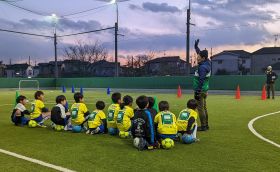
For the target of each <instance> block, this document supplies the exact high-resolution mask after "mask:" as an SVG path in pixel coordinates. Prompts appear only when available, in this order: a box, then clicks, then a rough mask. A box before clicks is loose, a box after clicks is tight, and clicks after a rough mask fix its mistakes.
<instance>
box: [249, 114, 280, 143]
mask: <svg viewBox="0 0 280 172" xmlns="http://www.w3.org/2000/svg"><path fill="white" fill-rule="evenodd" d="M279 113H280V111H277V112H272V113H268V114H265V115H261V116H258V117H256V118H254V119H252V120H251V121H250V122H249V123H248V128H249V130H250V131H251V132H252V133H253V134H254V135H255V136H257V137H258V138H259V139H261V140H263V141H265V142H267V143H270V144H272V145H274V146H276V147H278V148H280V144H277V143H275V142H273V141H271V140H269V139H267V138H265V137H263V136H262V135H261V134H259V133H258V132H257V131H256V130H255V129H254V127H253V125H254V122H255V121H257V120H259V119H261V118H264V117H267V116H271V115H275V114H279Z"/></svg>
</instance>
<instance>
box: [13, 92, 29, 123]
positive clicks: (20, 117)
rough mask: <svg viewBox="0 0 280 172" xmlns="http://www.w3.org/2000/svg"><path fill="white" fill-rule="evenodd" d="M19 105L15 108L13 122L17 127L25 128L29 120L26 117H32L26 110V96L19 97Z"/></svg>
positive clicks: (17, 100)
mask: <svg viewBox="0 0 280 172" xmlns="http://www.w3.org/2000/svg"><path fill="white" fill-rule="evenodd" d="M16 103H17V105H16V106H15V108H14V110H13V112H12V115H11V120H12V122H13V123H14V124H15V125H16V126H24V125H27V124H28V121H29V120H28V119H27V118H25V117H24V115H30V112H29V111H28V110H26V107H25V105H26V104H27V99H26V97H25V96H22V95H20V96H18V97H17V99H16Z"/></svg>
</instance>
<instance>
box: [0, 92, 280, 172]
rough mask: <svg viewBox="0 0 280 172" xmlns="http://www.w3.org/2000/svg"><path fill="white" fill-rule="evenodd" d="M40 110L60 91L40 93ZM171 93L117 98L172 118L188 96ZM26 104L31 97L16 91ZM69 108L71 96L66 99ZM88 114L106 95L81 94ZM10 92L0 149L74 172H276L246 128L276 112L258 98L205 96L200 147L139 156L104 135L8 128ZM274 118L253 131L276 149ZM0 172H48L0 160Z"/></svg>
mask: <svg viewBox="0 0 280 172" xmlns="http://www.w3.org/2000/svg"><path fill="white" fill-rule="evenodd" d="M44 92H45V98H46V100H45V101H46V106H47V107H48V108H51V107H52V106H53V105H54V100H55V97H56V96H57V95H59V94H62V93H61V91H50V90H46V91H44ZM175 92H176V91H174V93H173V94H171V93H155V94H151V93H146V94H145V93H144V92H143V93H138V92H137V93H136V92H135V91H133V90H132V91H127V92H122V95H123V96H124V95H126V94H129V95H131V96H133V97H134V99H136V97H137V96H139V95H141V94H145V95H148V96H157V98H158V99H159V100H167V101H169V103H170V106H171V109H170V110H171V111H172V112H174V113H175V114H178V113H179V111H180V110H182V109H183V108H185V104H186V100H188V99H189V98H191V97H192V95H184V96H183V97H182V98H181V99H178V98H177V97H176V93H175ZM20 93H21V94H23V95H25V96H27V97H28V98H29V100H30V101H32V100H33V93H34V91H21V92H20ZM65 95H66V96H67V98H68V101H69V103H70V104H71V103H73V94H71V93H69V92H68V93H66V94H65ZM84 95H85V102H86V104H87V106H88V108H89V109H90V110H93V109H94V104H95V102H96V101H97V100H103V101H105V102H106V107H108V105H109V103H110V102H111V101H110V96H107V95H106V90H105V89H104V91H101V90H96V91H94V90H92V91H85V92H84ZM14 99H15V91H8V90H1V91H0V133H1V134H0V136H1V139H0V148H1V149H5V150H8V151H12V152H15V153H18V154H21V155H25V156H28V157H31V158H35V159H39V160H42V161H45V162H48V163H51V164H54V165H59V166H62V167H65V168H69V169H71V170H75V171H174V172H175V171H279V168H280V166H279V164H280V161H279V160H280V159H279V157H280V149H279V148H277V147H274V146H272V145H270V144H268V143H266V142H263V141H262V140H260V139H258V138H257V137H256V136H254V135H253V134H252V133H251V132H250V131H249V130H248V128H247V124H248V122H249V121H250V120H251V119H252V118H254V117H256V116H258V115H262V114H266V113H269V112H275V111H279V110H280V103H279V100H278V99H276V100H274V101H273V100H267V101H262V100H260V96H259V95H256V96H243V97H242V98H241V100H235V99H234V98H233V96H222V95H209V97H208V109H209V121H210V130H209V131H207V132H203V133H198V138H199V139H200V142H198V143H196V144H192V145H183V144H181V143H177V142H175V148H173V149H171V150H153V151H143V152H139V151H137V150H136V149H135V148H134V147H133V146H132V140H131V139H120V138H118V137H113V136H109V135H95V136H89V135H86V134H83V133H81V134H74V133H71V132H55V131H53V130H52V129H50V128H28V127H15V126H14V125H13V124H11V122H10V113H11V110H12V105H11V104H12V103H14ZM279 126H280V114H279V115H278V114H277V115H274V116H269V117H266V118H263V119H260V120H259V121H256V123H255V125H254V127H255V129H256V130H257V131H258V132H259V133H261V134H262V135H263V136H264V137H266V138H268V139H271V140H273V141H274V142H276V143H278V144H279V143H280V128H279ZM0 171H54V170H52V169H49V168H46V167H43V166H39V165H36V164H33V163H31V162H27V161H24V160H20V159H17V158H14V157H11V156H8V155H5V154H0Z"/></svg>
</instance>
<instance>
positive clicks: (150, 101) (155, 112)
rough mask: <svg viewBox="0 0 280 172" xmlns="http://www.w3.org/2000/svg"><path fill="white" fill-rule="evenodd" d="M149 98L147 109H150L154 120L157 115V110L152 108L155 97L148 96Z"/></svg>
mask: <svg viewBox="0 0 280 172" xmlns="http://www.w3.org/2000/svg"><path fill="white" fill-rule="evenodd" d="M148 100H149V107H148V110H149V111H150V113H151V115H152V119H153V121H154V119H155V117H156V115H157V113H158V112H157V110H156V109H154V105H155V99H154V98H153V97H148Z"/></svg>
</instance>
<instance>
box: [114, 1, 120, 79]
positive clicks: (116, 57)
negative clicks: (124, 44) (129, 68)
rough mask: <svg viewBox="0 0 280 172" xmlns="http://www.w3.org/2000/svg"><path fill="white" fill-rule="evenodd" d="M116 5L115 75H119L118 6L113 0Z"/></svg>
mask: <svg viewBox="0 0 280 172" xmlns="http://www.w3.org/2000/svg"><path fill="white" fill-rule="evenodd" d="M114 3H115V5H116V17H117V20H116V23H115V77H119V64H118V63H119V62H118V31H119V7H118V2H117V0H115V1H114Z"/></svg>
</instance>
